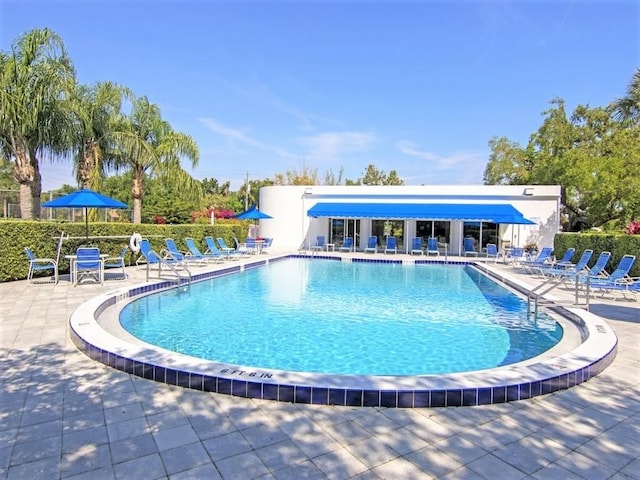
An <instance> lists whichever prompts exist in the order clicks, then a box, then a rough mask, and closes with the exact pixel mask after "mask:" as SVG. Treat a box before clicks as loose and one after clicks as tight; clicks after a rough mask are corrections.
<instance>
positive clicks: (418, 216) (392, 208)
mask: <svg viewBox="0 0 640 480" xmlns="http://www.w3.org/2000/svg"><path fill="white" fill-rule="evenodd" d="M307 216H309V217H315V218H317V217H332V218H379V219H385V220H405V219H415V220H466V221H474V222H491V223H509V224H522V225H534V224H535V222H532V221H531V220H527V219H526V218H524V216H523V215H522V214H521V213H520V212H519V211H518V210H516V209H515V208H514V207H513V205H510V204H486V203H323V202H322V203H317V204H315V205H314V206H313V207H311V208H310V209H309V210H308V211H307Z"/></svg>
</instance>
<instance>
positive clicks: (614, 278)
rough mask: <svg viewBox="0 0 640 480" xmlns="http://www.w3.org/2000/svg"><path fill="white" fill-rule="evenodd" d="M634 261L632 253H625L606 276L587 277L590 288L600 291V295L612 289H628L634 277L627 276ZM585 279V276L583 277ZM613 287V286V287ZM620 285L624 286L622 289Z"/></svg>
mask: <svg viewBox="0 0 640 480" xmlns="http://www.w3.org/2000/svg"><path fill="white" fill-rule="evenodd" d="M635 261H636V257H635V256H634V255H625V256H623V257H622V258H621V259H620V262H618V266H617V267H616V269H615V270H614V271H613V272H611V274H610V275H608V276H606V277H594V278H591V277H590V278H589V282H590V286H591V288H592V289H595V290H600V291H602V295H604V294H605V293H606V292H609V291H612V290H614V289H615V290H624V289H626V290H628V287H629V285H631V284H633V283H634V282H635V280H636V279H634V278H631V277H630V276H629V272H630V271H631V267H633V264H634V263H635ZM585 279H586V277H585ZM614 287H615V288H614ZM620 287H626V288H624V289H622V288H620Z"/></svg>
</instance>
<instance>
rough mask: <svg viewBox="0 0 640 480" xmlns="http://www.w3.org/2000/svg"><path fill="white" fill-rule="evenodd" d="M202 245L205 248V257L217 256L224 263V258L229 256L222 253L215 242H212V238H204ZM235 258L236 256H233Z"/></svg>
mask: <svg viewBox="0 0 640 480" xmlns="http://www.w3.org/2000/svg"><path fill="white" fill-rule="evenodd" d="M204 243H205V245H206V246H207V250H206V251H205V252H204V253H205V255H214V256H218V257H220V258H221V259H222V261H224V259H225V258H229V256H230V254H227V253H224V252H222V251H221V250H220V249H219V248H218V246H217V245H216V242H215V241H214V240H213V237H204ZM234 255H236V256H237V254H234Z"/></svg>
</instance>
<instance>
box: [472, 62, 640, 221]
mask: <svg viewBox="0 0 640 480" xmlns="http://www.w3.org/2000/svg"><path fill="white" fill-rule="evenodd" d="M636 77H637V74H636V75H635V76H634V79H635V83H634V82H632V85H635V87H634V88H635V89H636V90H637V87H638V85H637V78H636ZM628 94H629V95H628V96H629V97H632V96H633V95H636V94H637V92H635V91H632V89H631V87H630V91H629V92H628ZM632 94H633V95H632ZM638 98H640V97H638ZM635 102H636V106H637V105H638V103H637V99H636V100H635ZM550 105H551V106H550V108H549V109H548V110H547V111H545V112H544V113H543V115H544V118H543V122H542V125H541V126H540V127H539V128H538V130H537V131H536V132H534V133H533V134H532V135H531V136H530V138H529V142H528V144H527V145H526V146H525V147H521V146H520V145H518V144H517V143H516V142H513V141H511V140H509V139H507V138H504V137H501V138H493V139H491V140H490V142H489V146H490V148H491V155H490V157H489V162H488V163H487V166H486V169H485V172H484V181H485V184H488V185H496V184H503V185H504V184H506V185H521V184H534V185H535V184H540V185H550V184H551V185H556V184H559V185H561V186H562V204H563V206H564V212H563V213H564V221H563V224H564V227H565V229H567V230H569V231H579V230H583V229H588V228H593V227H600V228H611V229H621V228H623V227H624V226H625V225H626V224H628V223H629V222H630V221H631V220H634V219H636V218H638V216H640V175H639V174H640V155H638V153H639V152H640V122H638V119H640V117H638V112H639V111H640V110H638V109H637V108H636V109H634V108H633V101H630V100H629V99H628V98H627V97H625V98H624V99H620V100H619V101H617V102H614V103H612V104H611V105H609V106H606V107H589V106H586V105H578V106H577V107H576V108H575V109H574V111H573V112H572V113H571V115H568V114H567V112H566V109H565V103H564V101H563V100H562V99H558V98H556V99H553V100H552V101H551V102H550ZM620 105H622V106H623V107H621V106H620ZM630 105H631V106H630Z"/></svg>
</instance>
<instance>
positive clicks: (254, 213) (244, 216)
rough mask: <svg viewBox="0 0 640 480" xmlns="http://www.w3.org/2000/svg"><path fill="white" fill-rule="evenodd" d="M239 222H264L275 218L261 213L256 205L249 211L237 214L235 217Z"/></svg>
mask: <svg viewBox="0 0 640 480" xmlns="http://www.w3.org/2000/svg"><path fill="white" fill-rule="evenodd" d="M233 218H237V219H238V220H263V219H267V218H273V217H272V216H271V215H267V214H266V213H263V212H261V211H260V210H258V208H257V207H256V206H255V205H251V207H249V209H248V210H245V211H244V212H242V213H239V214H237V215H236V216H235V217H233Z"/></svg>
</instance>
